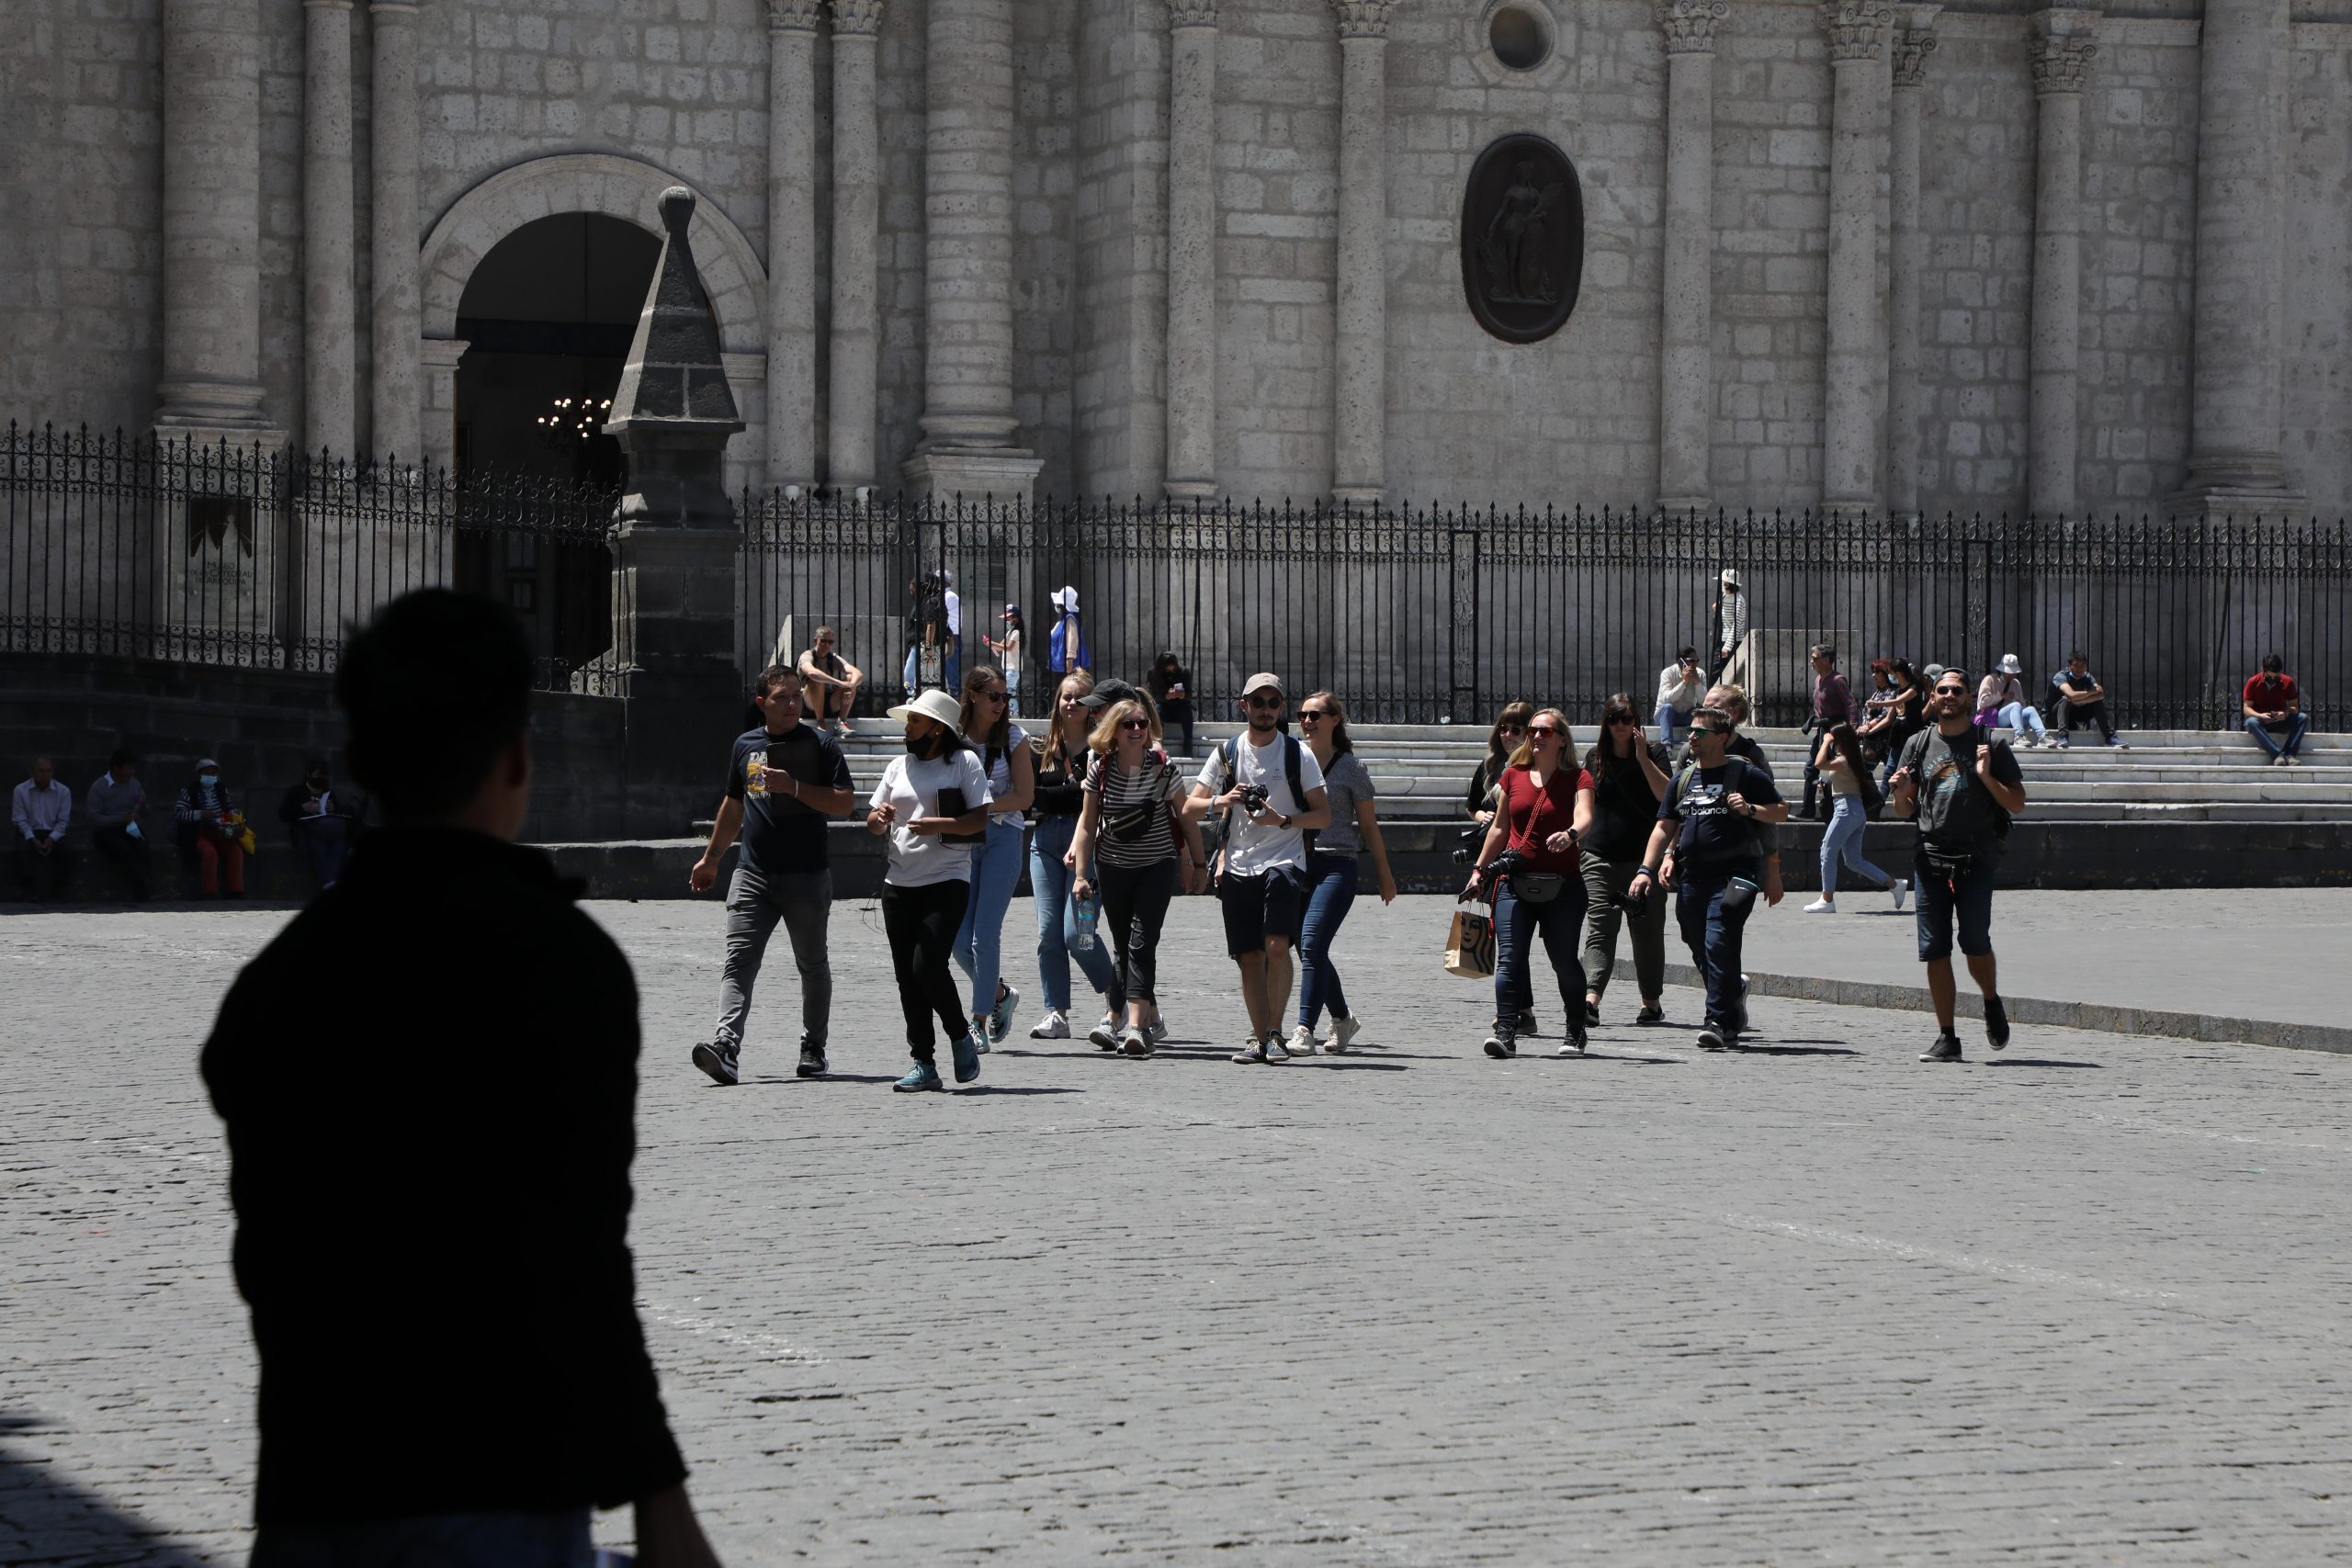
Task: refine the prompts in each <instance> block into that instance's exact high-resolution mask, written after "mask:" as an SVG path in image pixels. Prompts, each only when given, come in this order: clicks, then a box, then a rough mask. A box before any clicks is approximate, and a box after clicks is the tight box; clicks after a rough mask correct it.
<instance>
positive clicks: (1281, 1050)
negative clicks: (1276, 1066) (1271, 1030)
mask: <svg viewBox="0 0 2352 1568" xmlns="http://www.w3.org/2000/svg"><path fill="white" fill-rule="evenodd" d="M1266 1060H1268V1061H1269V1062H1287V1061H1289V1060H1290V1048H1289V1047H1288V1046H1286V1045H1284V1044H1283V1037H1282V1036H1281V1035H1279V1034H1269V1035H1267V1036H1266Z"/></svg>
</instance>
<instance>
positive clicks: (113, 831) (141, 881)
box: [90, 828, 151, 898]
mask: <svg viewBox="0 0 2352 1568" xmlns="http://www.w3.org/2000/svg"><path fill="white" fill-rule="evenodd" d="M90 847H91V848H92V849H94V850H96V851H97V852H98V858H99V859H100V860H102V861H104V862H106V863H107V864H108V865H110V866H112V867H113V868H114V871H115V874H117V875H118V876H119V877H121V878H122V880H123V881H124V882H125V883H126V884H127V885H128V886H130V896H131V897H134V898H144V897H147V889H148V886H149V873H150V869H151V868H150V864H149V862H148V859H147V840H145V839H143V838H139V839H134V838H132V837H131V836H130V832H129V831H128V830H127V829H122V828H98V829H93V830H92V832H91V834H90Z"/></svg>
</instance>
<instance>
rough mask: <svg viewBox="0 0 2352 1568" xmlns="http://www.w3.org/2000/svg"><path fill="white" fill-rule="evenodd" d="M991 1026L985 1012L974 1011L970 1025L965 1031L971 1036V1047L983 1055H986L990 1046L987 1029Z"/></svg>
mask: <svg viewBox="0 0 2352 1568" xmlns="http://www.w3.org/2000/svg"><path fill="white" fill-rule="evenodd" d="M991 1027H992V1026H991V1024H990V1022H989V1015H988V1014H987V1013H984V1012H976V1013H974V1014H973V1015H972V1024H971V1027H970V1028H969V1029H967V1030H966V1031H965V1032H966V1033H967V1034H968V1035H970V1036H971V1040H972V1048H973V1049H974V1050H976V1051H978V1053H979V1054H980V1055H983V1056H985V1055H988V1054H989V1049H990V1046H989V1029H990V1028H991Z"/></svg>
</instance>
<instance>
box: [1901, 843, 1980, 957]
mask: <svg viewBox="0 0 2352 1568" xmlns="http://www.w3.org/2000/svg"><path fill="white" fill-rule="evenodd" d="M2000 864H2001V857H2000V852H1998V851H1997V850H1996V851H1992V852H1987V853H1985V854H1981V855H1978V856H1977V857H1976V859H1975V861H1974V862H1973V863H1972V864H1971V865H1970V866H1969V868H1968V869H1967V870H1966V871H1963V872H1962V873H1961V874H1959V875H1957V876H1955V877H1951V878H1950V879H1949V880H1947V879H1946V878H1943V877H1940V876H1938V875H1937V874H1935V872H1934V871H1932V870H1930V869H1929V868H1928V856H1927V853H1926V852H1925V851H1924V850H1920V851H1915V852H1913V854H1912V857H1911V875H1912V877H1913V881H1912V884H1911V886H1912V887H1913V888H1914V890H1915V892H1914V895H1913V896H1914V897H1916V898H1917V900H1918V902H1917V906H1916V908H1917V910H1918V927H1919V962H1920V963H1922V964H1932V963H1934V962H1935V961H1936V960H1938V959H1940V958H1950V957H1951V942H1952V927H1953V925H1954V924H1957V925H1958V926H1959V927H1960V951H1961V952H1962V953H1966V954H1968V955H1969V956H1970V957H1972V958H1982V957H1984V956H1985V954H1986V953H1990V952H1992V951H1993V879H1994V876H1995V875H1996V874H1997V873H1998V871H1999V869H2000Z"/></svg>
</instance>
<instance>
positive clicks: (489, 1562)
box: [251, 1508, 595, 1568]
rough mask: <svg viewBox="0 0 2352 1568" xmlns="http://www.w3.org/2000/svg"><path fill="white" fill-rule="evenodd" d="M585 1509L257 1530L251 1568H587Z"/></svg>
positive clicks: (589, 1546) (590, 1550) (590, 1547)
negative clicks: (258, 1531)
mask: <svg viewBox="0 0 2352 1568" xmlns="http://www.w3.org/2000/svg"><path fill="white" fill-rule="evenodd" d="M594 1556H595V1547H594V1544H593V1543H592V1541H591V1538H590V1536H589V1533H588V1510H587V1509H585V1508H560V1509H556V1510H554V1511H552V1512H549V1513H544V1514H537V1513H525V1512H522V1511H520V1510H515V1511H511V1512H508V1511H499V1512H492V1511H487V1510H485V1511H483V1512H481V1513H472V1514H420V1515H418V1516H416V1517H413V1518H405V1519H366V1520H359V1521H356V1522H354V1523H351V1524H334V1525H264V1526H262V1528H261V1531H260V1533H259V1534H257V1535H255V1536H254V1554H253V1557H252V1559H251V1562H252V1568H588V1565H589V1563H590V1562H592V1561H593V1560H594Z"/></svg>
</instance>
